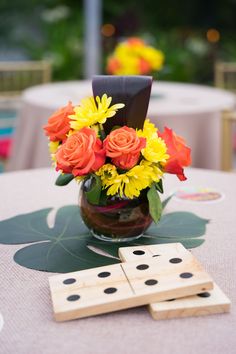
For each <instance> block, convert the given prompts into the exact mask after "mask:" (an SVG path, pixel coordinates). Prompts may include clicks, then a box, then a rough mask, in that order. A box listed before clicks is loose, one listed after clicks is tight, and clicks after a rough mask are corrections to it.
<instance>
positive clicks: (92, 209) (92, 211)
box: [79, 185, 152, 242]
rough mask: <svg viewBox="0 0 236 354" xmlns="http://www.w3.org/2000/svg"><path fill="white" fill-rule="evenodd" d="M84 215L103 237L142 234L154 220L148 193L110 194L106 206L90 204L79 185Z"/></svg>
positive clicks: (95, 233)
mask: <svg viewBox="0 0 236 354" xmlns="http://www.w3.org/2000/svg"><path fill="white" fill-rule="evenodd" d="M79 204H80V213H81V217H82V219H83V221H84V223H85V225H86V226H87V227H88V229H89V230H90V232H91V233H92V235H93V236H94V237H96V238H97V239H99V240H102V241H109V242H128V241H132V240H135V239H137V238H139V237H141V236H142V235H143V233H144V232H145V231H146V230H147V229H148V227H149V226H150V224H151V223H152V218H151V216H150V214H149V207H148V200H147V197H146V195H145V196H141V197H140V198H134V199H132V200H131V199H127V198H126V199H125V198H115V197H112V198H109V199H108V201H107V203H106V206H100V205H93V204H90V203H89V202H88V200H87V198H86V194H85V191H84V188H83V185H82V186H81V189H80V200H79Z"/></svg>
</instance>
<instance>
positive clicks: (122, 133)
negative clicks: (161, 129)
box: [104, 126, 146, 170]
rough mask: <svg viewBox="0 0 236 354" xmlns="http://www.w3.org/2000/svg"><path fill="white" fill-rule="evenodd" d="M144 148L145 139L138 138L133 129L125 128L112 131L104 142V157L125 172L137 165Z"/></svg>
mask: <svg viewBox="0 0 236 354" xmlns="http://www.w3.org/2000/svg"><path fill="white" fill-rule="evenodd" d="M145 146H146V139H145V138H139V137H138V136H137V134H136V131H135V130H134V129H133V128H128V127H126V126H125V127H122V128H119V129H115V130H113V131H112V132H111V133H110V134H109V135H108V136H107V137H106V139H105V140H104V147H105V149H106V155H107V156H109V157H111V158H112V162H113V163H114V165H116V166H117V167H119V168H121V169H125V170H128V169H130V168H132V167H133V166H135V165H136V164H137V162H138V160H139V157H140V151H141V149H143V148H144V147H145Z"/></svg>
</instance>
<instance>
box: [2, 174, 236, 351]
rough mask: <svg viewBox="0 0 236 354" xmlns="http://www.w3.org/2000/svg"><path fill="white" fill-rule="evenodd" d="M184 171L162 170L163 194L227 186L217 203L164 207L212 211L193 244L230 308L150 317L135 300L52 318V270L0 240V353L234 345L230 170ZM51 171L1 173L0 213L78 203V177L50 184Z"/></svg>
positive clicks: (231, 347)
mask: <svg viewBox="0 0 236 354" xmlns="http://www.w3.org/2000/svg"><path fill="white" fill-rule="evenodd" d="M186 175H187V176H188V180H187V181H186V182H184V183H183V184H182V183H181V182H179V181H178V179H177V178H176V177H175V176H171V175H167V176H166V178H165V182H164V189H165V191H166V193H167V195H168V194H169V193H170V192H171V191H172V190H173V189H176V188H179V187H180V186H182V185H184V186H186V187H187V186H203V187H204V186H205V187H211V188H215V189H216V190H218V191H220V192H222V193H224V194H225V198H224V199H223V200H221V201H220V202H218V203H198V202H195V203H194V202H192V203H191V202H187V201H185V202H183V201H182V202H180V201H176V200H175V199H174V198H173V199H172V200H171V201H170V202H169V204H168V205H167V207H166V209H167V212H175V211H183V210H188V211H190V212H193V213H196V214H197V215H198V216H200V217H202V218H205V219H209V218H210V219H211V221H210V223H209V224H208V226H207V231H206V235H205V237H204V238H205V242H204V243H203V245H202V246H200V247H198V248H196V249H193V254H194V255H195V256H196V257H197V258H198V259H199V261H200V262H201V263H202V264H203V266H204V268H205V269H206V270H207V271H208V272H209V273H210V274H211V276H212V277H213V279H214V281H215V282H216V283H217V284H218V285H219V286H220V287H221V288H222V290H223V291H224V292H225V293H226V295H227V296H228V297H229V298H230V300H231V301H232V309H231V313H229V314H222V315H221V314H218V315H212V316H204V317H194V318H182V319H172V320H163V321H154V320H153V319H152V318H151V317H150V315H149V313H148V311H147V309H146V307H139V308H134V309H129V310H124V311H120V312H114V313H110V314H105V315H100V316H93V317H88V318H84V319H80V320H76V321H70V322H64V323H56V322H55V321H54V320H53V315H52V304H51V300H50V292H49V285H48V277H49V275H51V274H48V273H46V272H39V271H36V270H31V269H27V268H24V267H21V266H19V265H18V264H16V263H15V262H14V260H13V257H14V254H15V252H16V251H17V250H19V249H20V248H22V247H24V246H26V245H24V246H23V245H2V244H0V254H1V271H0V281H1V296H0V298H1V301H0V313H1V315H2V318H3V320H4V324H3V327H2V331H0V337H1V353H2V354H13V353H17V354H26V353H35V354H39V353H43V354H52V353H57V354H67V353H72V354H77V353H81V354H82V353H83V354H91V353H92V354H95V353H96V354H110V353H113V354H122V353H124V354H125V353H128V354H138V353H146V354H157V353H158V354H170V353H174V354H199V353H201V354H209V353H214V354H222V353H225V354H233V353H235V346H236V337H235V326H236V306H235V302H236V291H235V290H236V289H235V279H236V267H235V247H236V239H235V209H234V205H235V194H236V186H235V176H234V174H232V173H231V174H230V173H222V172H216V171H209V170H205V171H204V170H198V169H187V170H186ZM55 178H56V173H55V172H54V171H53V170H52V169H47V168H46V169H35V170H31V171H21V172H12V173H4V174H2V175H0V185H1V187H2V190H1V197H2V200H4V203H0V220H4V219H7V218H11V217H14V216H16V215H19V214H25V213H31V212H34V211H36V210H39V209H44V208H50V207H53V208H59V207H61V206H64V205H71V204H76V203H77V197H78V185H77V184H76V183H74V182H72V183H70V184H69V185H68V186H66V187H64V188H59V187H57V186H55V185H54V181H55ZM39 181H40V188H39ZM165 197H166V195H164V198H165ZM53 215H55V213H54V214H53ZM53 215H52V216H53ZM16 226H17V225H16Z"/></svg>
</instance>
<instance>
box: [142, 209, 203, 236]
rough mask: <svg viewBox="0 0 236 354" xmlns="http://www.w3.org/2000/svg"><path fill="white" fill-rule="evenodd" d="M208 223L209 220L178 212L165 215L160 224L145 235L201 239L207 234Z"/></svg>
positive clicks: (152, 226)
mask: <svg viewBox="0 0 236 354" xmlns="http://www.w3.org/2000/svg"><path fill="white" fill-rule="evenodd" d="M208 222H209V220H206V219H202V218H200V217H199V216H197V215H195V214H193V213H189V212H184V211H177V212H174V213H169V214H165V215H163V216H162V218H161V220H160V221H159V223H158V224H157V225H155V224H152V225H151V226H150V227H149V229H148V230H147V231H146V232H145V235H153V236H158V237H169V238H172V237H173V238H176V237H180V238H192V237H200V236H202V235H204V234H205V231H206V225H207V223H208Z"/></svg>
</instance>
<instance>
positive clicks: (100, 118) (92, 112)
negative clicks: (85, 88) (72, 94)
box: [69, 94, 125, 130]
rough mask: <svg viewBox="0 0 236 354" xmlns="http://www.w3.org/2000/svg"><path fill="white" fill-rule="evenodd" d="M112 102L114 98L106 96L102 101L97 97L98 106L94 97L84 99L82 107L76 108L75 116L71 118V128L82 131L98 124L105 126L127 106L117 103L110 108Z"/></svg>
mask: <svg viewBox="0 0 236 354" xmlns="http://www.w3.org/2000/svg"><path fill="white" fill-rule="evenodd" d="M111 101H112V97H108V96H107V95H106V94H104V95H103V96H102V98H101V99H100V97H98V96H97V97H96V102H97V104H96V102H95V100H94V98H93V97H89V98H85V99H83V100H82V101H81V104H80V106H76V107H75V108H74V113H75V114H73V115H70V116H69V118H70V119H71V120H72V121H71V123H70V126H71V128H72V129H74V130H80V129H82V128H84V127H90V126H92V125H95V124H97V123H100V124H104V123H105V122H106V120H107V118H111V117H113V116H114V115H115V114H116V112H117V110H118V109H120V108H123V107H124V106H125V105H124V104H123V103H117V104H114V105H113V106H111V107H109V106H110V104H111Z"/></svg>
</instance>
